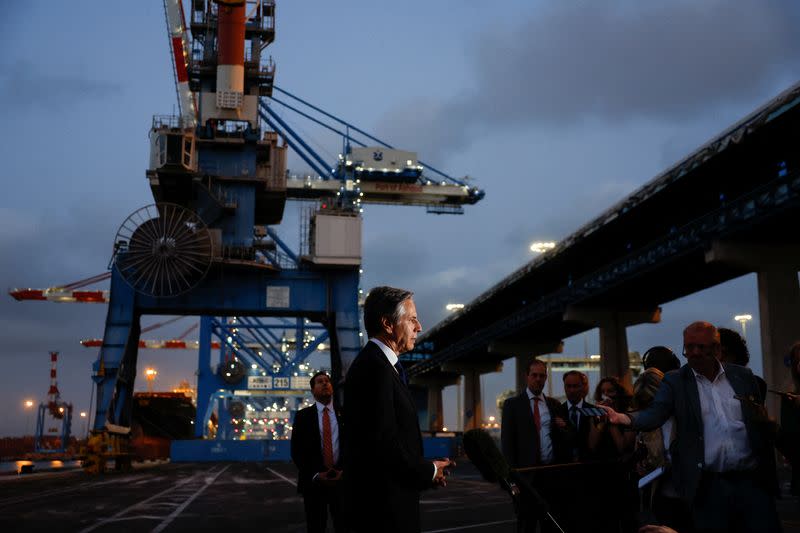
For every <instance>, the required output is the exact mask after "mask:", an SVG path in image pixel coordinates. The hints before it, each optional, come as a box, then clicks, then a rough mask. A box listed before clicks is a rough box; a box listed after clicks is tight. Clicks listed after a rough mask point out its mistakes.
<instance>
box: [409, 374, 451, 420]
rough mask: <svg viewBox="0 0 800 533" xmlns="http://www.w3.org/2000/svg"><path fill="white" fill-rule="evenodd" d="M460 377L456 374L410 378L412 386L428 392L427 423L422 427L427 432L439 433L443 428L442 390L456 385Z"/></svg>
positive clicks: (424, 375)
mask: <svg viewBox="0 0 800 533" xmlns="http://www.w3.org/2000/svg"><path fill="white" fill-rule="evenodd" d="M460 382H461V376H459V375H458V374H438V375H433V376H428V375H427V374H423V375H421V376H414V377H412V378H411V383H412V384H413V385H419V386H422V387H425V388H426V389H427V390H428V410H427V416H428V419H427V421H426V422H427V423H426V424H424V427H425V428H427V430H428V431H441V430H442V427H444V409H443V404H442V389H444V388H445V387H447V386H449V385H458V384H459V383H460Z"/></svg>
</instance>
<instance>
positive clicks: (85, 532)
mask: <svg viewBox="0 0 800 533" xmlns="http://www.w3.org/2000/svg"><path fill="white" fill-rule="evenodd" d="M226 468H227V467H226ZM209 472H210V470H209V471H208V472H203V473H202V474H195V475H194V476H189V477H186V478H184V479H181V480H179V481H178V482H177V483H175V484H174V485H172V486H171V487H169V488H167V489H165V490H162V491H161V492H159V493H157V494H154V495H152V496H150V497H149V498H147V499H146V500H142V501H140V502H138V503H134V504H133V505H131V506H130V507H126V508H125V509H123V510H121V511H119V512H118V513H117V514H115V515H113V516H110V517H108V518H106V519H105V520H101V521H100V522H97V523H95V524H93V525H91V526H89V527H87V528H85V529H82V530H81V531H80V533H89V531H94V530H95V529H97V528H98V527H100V526H103V525H105V524H108V523H110V522H115V521H117V520H119V518H120V517H122V516H123V515H125V514H127V513H128V512H130V511H132V510H134V509H136V508H138V507H141V506H143V505H145V504H147V503H149V502H151V501H153V500H155V499H156V498H159V497H161V496H163V495H164V494H168V493H170V492H174V491H175V489H178V488H180V487H182V486H184V485H186V484H187V483H190V482H192V481H194V480H195V478H197V477H198V476H200V475H204V474H207V473H209Z"/></svg>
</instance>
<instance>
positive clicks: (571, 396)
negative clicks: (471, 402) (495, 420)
mask: <svg viewBox="0 0 800 533" xmlns="http://www.w3.org/2000/svg"><path fill="white" fill-rule="evenodd" d="M683 355H684V357H685V360H686V363H685V364H683V365H682V364H681V360H680V359H679V358H678V356H676V355H675V353H673V352H672V350H670V349H669V348H666V347H664V346H656V347H653V348H651V349H649V350H647V352H645V354H644V356H643V358H642V360H643V366H644V371H643V372H642V373H641V374H640V375H639V377H638V378H637V379H636V381H635V382H634V383H633V385H632V387H627V386H626V385H625V384H624V383H622V382H621V381H620V380H619V379H617V378H616V377H603V378H602V379H601V380H600V382H599V383H598V384H597V387H596V388H595V390H594V394H593V395H592V397H591V401H593V402H594V403H590V401H589V393H590V391H589V380H588V377H587V376H586V375H585V374H583V373H581V372H578V371H574V370H573V371H570V372H566V373H565V374H564V375H563V380H564V392H565V395H566V401H564V402H563V403H558V402H555V401H553V399H552V398H548V397H546V396H545V395H544V393H543V390H544V384H545V381H546V376H547V366H546V363H545V362H543V361H541V360H538V359H534V360H532V361H531V362H530V364H529V366H528V368H527V387H526V389H525V390H524V391H523V392H522V393H521V394H520V395H518V396H516V397H513V398H510V399H508V400H507V401H506V402H505V404H504V406H503V413H502V429H501V443H502V449H503V454H504V456H505V458H506V459H507V461H508V462H509V464H510V465H511V466H512V467H513V468H515V469H518V471H519V472H522V473H526V474H527V475H528V477H529V480H530V481H531V485H532V486H533V487H534V488H535V490H538V492H539V493H540V494H541V496H542V497H543V498H544V500H546V501H549V504H550V509H551V510H552V511H553V513H552V516H553V517H554V518H555V520H552V519H550V518H545V517H544V515H543V514H542V513H541V512H539V510H537V509H535V508H534V507H531V509H532V510H529V511H528V512H526V511H525V509H522V510H521V513H520V515H521V516H520V518H521V527H520V530H521V531H536V530H537V527H538V528H539V529H538V530H539V531H558V530H559V529H558V527H562V528H563V529H564V530H565V531H613V532H628V531H637V530H639V531H642V532H662V533H670V532H674V531H677V532H679V533H687V532H695V533H701V532H715V533H716V532H735V531H741V532H765V533H766V532H779V531H781V524H780V520H779V518H778V515H777V512H776V507H775V500H776V498H778V497H780V490H779V484H778V479H777V470H776V461H775V458H776V450H777V451H778V456H779V458H780V460H782V461H783V460H785V461H787V462H789V463H790V464H793V465H795V466H794V468H793V473H792V478H791V486H790V490H791V491H792V493H793V494H794V495H798V493H800V483H798V477H799V476H798V471H800V343H798V344H795V345H794V346H792V347H791V349H790V350H789V352H788V354H787V356H786V358H785V362H786V365H787V366H788V367H789V371H790V373H791V376H792V381H793V387H792V390H791V391H774V392H775V393H777V394H780V395H781V401H782V404H781V420H780V421H776V420H775V419H773V418H770V416H769V415H768V413H767V411H766V408H765V403H766V395H767V394H768V393H769V392H768V391H769V390H770V389H769V388H768V387H769V386H770V384H767V383H766V382H765V381H764V380H763V379H762V378H760V377H758V376H755V375H754V374H753V373H752V372H751V371H750V370H749V369H748V368H747V364H748V363H749V353H748V350H747V345H746V342H745V340H744V339H743V338H742V337H741V336H740V335H739V334H738V333H736V332H735V331H732V330H729V329H724V328H719V329H718V328H716V327H714V326H713V325H712V324H709V323H707V322H695V323H692V324H690V325H689V326H688V327H687V328H686V329H685V330H684V334H683ZM776 386H777V385H776ZM779 422H780V423H779ZM557 465H561V466H560V467H557ZM553 467H556V468H553ZM558 470H561V471H563V472H564V473H565V474H567V476H565V477H569V478H570V479H571V480H573V482H572V483H571V484H570V487H569V488H570V489H571V490H572V493H571V494H570V492H569V490H567V491H565V490H563V489H561V487H559V484H558V483H557V482H554V481H553V480H554V479H557V477H555V476H553V475H552V474H547V473H548V471H558ZM574 480H580V482H579V484H582V485H583V487H584V488H583V490H579V489H577V488H576V485H577V484H576V483H575V482H574ZM591 500H594V501H595V502H599V503H597V505H595V506H594V507H592V505H591ZM576 501H583V502H589V503H585V504H584V505H583V508H584V510H585V509H590V508H591V509H593V511H594V512H576V511H579V510H580V508H581V506H576V504H575V502H576ZM556 523H557V525H556Z"/></svg>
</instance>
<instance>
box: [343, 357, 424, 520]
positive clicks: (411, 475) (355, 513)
mask: <svg viewBox="0 0 800 533" xmlns="http://www.w3.org/2000/svg"><path fill="white" fill-rule="evenodd" d="M344 400H345V404H344V406H345V412H346V416H347V420H348V425H347V431H346V432H345V442H346V444H347V449H348V455H347V460H346V461H345V472H344V482H345V491H346V493H347V497H348V505H349V508H350V512H349V518H350V520H351V524H352V525H353V528H354V530H355V531H370V532H372V531H396V532H401V531H402V532H416V531H419V530H420V522H419V491H420V490H422V489H424V488H427V487H430V486H431V485H432V479H433V475H434V466H433V463H432V462H431V461H425V460H424V459H423V451H422V434H421V433H420V429H419V419H418V418H417V409H416V407H415V405H414V400H413V399H412V397H411V393H410V392H409V390H408V387H406V386H405V385H404V384H403V383H402V382H401V381H400V377H399V376H398V374H397V372H396V371H395V369H394V368H393V367H392V365H391V364H389V360H388V359H387V358H386V355H384V353H383V352H382V351H381V349H380V348H379V347H378V346H377V345H376V344H375V343H373V342H368V343H367V345H366V346H365V347H364V348H363V349H362V350H361V352H360V353H359V354H358V356H357V357H356V359H355V360H354V361H353V364H352V365H350V370H349V371H348V373H347V377H346V379H345V387H344Z"/></svg>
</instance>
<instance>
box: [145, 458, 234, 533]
mask: <svg viewBox="0 0 800 533" xmlns="http://www.w3.org/2000/svg"><path fill="white" fill-rule="evenodd" d="M230 466H231V465H226V466H225V468H223V469H222V470H220V471H219V472H217V473H216V474H214V475H213V476H211V477H207V478H206V484H205V485H203V486H202V487H200V489H199V490H198V491H197V492H195V493H194V494H192V495H191V496H189V498H188V499H187V500H186V501H185V502H183V503H182V504H181V505H180V507H178V508H177V509H175V510H174V511H172V513H171V514H170V515H169V516H168V517H167V518H166V520H164V521H163V522H161V523H160V524H158V525H157V526H156V527H155V529H153V531H152V533H159V532H160V531H163V530H164V528H165V527H167V526H168V525H169V524H170V522H172V521H173V520H175V518H176V517H177V516H178V515H179V514H181V513H182V512H183V510H184V509H186V508H187V507H188V506H189V504H190V503H192V502H193V501H194V499H195V498H197V497H198V496H200V495H201V494H202V493H203V491H204V490H206V489H207V488H208V487H210V486H211V484H212V483H214V482H215V481H216V480H217V478H218V477H219V476H221V475H222V473H223V472H224V471H226V470H227V469H228V468H230Z"/></svg>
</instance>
